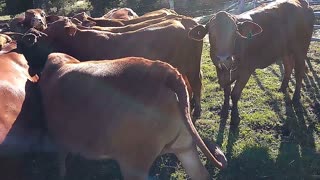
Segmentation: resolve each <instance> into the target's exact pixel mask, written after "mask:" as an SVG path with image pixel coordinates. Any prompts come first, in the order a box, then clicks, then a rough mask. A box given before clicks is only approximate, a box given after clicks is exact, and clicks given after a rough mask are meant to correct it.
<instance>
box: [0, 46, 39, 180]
mask: <svg viewBox="0 0 320 180" xmlns="http://www.w3.org/2000/svg"><path fill="white" fill-rule="evenodd" d="M15 48H16V44H15V42H12V43H10V44H8V45H7V46H5V47H3V49H2V51H0V167H1V180H21V179H26V176H25V175H26V173H27V172H26V171H27V169H28V168H27V167H26V165H27V164H26V161H25V160H26V159H25V157H26V156H27V155H28V154H29V153H30V152H31V151H33V148H35V147H34V146H35V145H37V144H38V143H39V139H38V138H39V137H40V133H41V128H40V127H41V126H40V125H41V123H40V120H41V111H40V109H41V108H40V99H39V96H38V95H39V92H38V91H37V88H36V86H35V84H34V82H36V81H37V80H38V78H37V76H35V77H31V76H30V75H29V73H28V70H29V66H28V63H27V60H26V59H25V58H24V56H23V55H22V54H19V53H17V52H14V51H12V50H13V49H15ZM30 165H31V163H30V164H29V166H30ZM29 170H31V169H29Z"/></svg>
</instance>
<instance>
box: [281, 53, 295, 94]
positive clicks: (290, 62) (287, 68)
mask: <svg viewBox="0 0 320 180" xmlns="http://www.w3.org/2000/svg"><path fill="white" fill-rule="evenodd" d="M294 64H295V62H294V59H293V58H292V56H291V55H287V56H284V57H283V67H284V77H283V80H282V83H281V87H280V89H279V91H280V92H283V93H285V92H286V89H287V87H288V83H289V80H290V76H291V74H292V70H293V68H294Z"/></svg>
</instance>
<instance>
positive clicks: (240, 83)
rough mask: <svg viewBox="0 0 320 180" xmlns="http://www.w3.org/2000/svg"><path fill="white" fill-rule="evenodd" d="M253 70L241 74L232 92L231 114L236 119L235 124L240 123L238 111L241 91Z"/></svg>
mask: <svg viewBox="0 0 320 180" xmlns="http://www.w3.org/2000/svg"><path fill="white" fill-rule="evenodd" d="M251 74H252V72H246V73H243V74H241V75H240V76H239V78H238V80H237V81H236V84H235V86H234V88H233V89H232V92H231V99H232V111H231V116H232V119H236V121H235V122H232V123H234V124H238V123H239V112H238V101H239V99H240V97H241V93H242V90H243V88H244V87H245V86H246V84H247V82H248V80H249V78H250V76H251Z"/></svg>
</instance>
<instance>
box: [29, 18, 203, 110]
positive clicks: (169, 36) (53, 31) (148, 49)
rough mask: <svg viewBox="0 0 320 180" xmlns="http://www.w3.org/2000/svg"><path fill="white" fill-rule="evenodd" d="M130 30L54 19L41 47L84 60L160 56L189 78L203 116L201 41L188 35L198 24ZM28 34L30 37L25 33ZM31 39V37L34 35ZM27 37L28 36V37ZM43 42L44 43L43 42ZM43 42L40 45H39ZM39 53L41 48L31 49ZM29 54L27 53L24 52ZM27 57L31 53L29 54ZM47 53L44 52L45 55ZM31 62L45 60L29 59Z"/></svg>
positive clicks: (174, 23) (171, 23) (182, 22)
mask: <svg viewBox="0 0 320 180" xmlns="http://www.w3.org/2000/svg"><path fill="white" fill-rule="evenodd" d="M160 24H161V26H160V25H159V24H155V25H152V26H148V27H147V28H143V29H139V30H137V31H133V32H128V33H110V32H105V31H95V30H79V29H76V28H75V25H73V24H72V23H71V22H70V21H67V20H66V21H60V22H55V23H53V24H51V25H50V26H49V28H47V29H46V30H45V31H44V33H47V35H48V37H43V38H38V40H37V43H36V44H39V46H38V47H40V48H44V49H46V48H45V47H46V46H48V45H49V46H51V48H52V46H53V47H54V49H55V51H56V52H64V53H67V54H70V55H72V56H74V57H76V58H78V59H79V60H81V61H85V60H90V59H106V58H107V59H115V58H121V57H127V56H137V57H145V58H148V59H161V60H164V61H166V62H168V63H169V64H171V65H173V66H174V67H177V68H178V69H179V71H180V72H181V73H183V74H185V75H186V76H187V77H188V80H189V82H190V85H191V88H192V90H193V95H194V97H193V98H194V99H195V112H194V115H195V116H199V115H200V110H201V107H200V96H201V75H200V60H201V52H202V42H201V41H200V42H198V41H194V40H191V39H189V38H188V35H187V34H188V32H189V30H190V29H191V28H192V27H194V26H196V25H197V23H196V22H194V21H193V20H192V19H191V18H187V17H183V18H181V19H180V20H176V19H171V20H167V21H165V22H163V23H160ZM26 37H29V36H26ZM31 38H32V36H31ZM25 39H28V38H25ZM42 43H45V44H44V45H42ZM40 44H41V45H40ZM32 51H33V52H39V51H40V50H39V49H38V50H32ZM25 55H26V54H25ZM27 56H28V55H27ZM44 56H45V55H44ZM27 59H28V60H29V62H30V63H31V64H33V63H36V62H39V61H41V62H40V63H44V62H45V59H43V58H42V59H41V58H40V59H41V60H39V58H27Z"/></svg>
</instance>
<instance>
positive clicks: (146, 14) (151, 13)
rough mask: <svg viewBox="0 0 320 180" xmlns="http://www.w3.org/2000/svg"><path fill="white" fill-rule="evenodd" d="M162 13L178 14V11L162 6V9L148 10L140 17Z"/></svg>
mask: <svg viewBox="0 0 320 180" xmlns="http://www.w3.org/2000/svg"><path fill="white" fill-rule="evenodd" d="M161 14H165V15H170V14H175V15H178V13H177V12H175V11H174V10H172V9H167V8H162V9H158V10H155V11H151V12H147V13H145V14H143V15H142V16H140V17H150V16H156V15H161Z"/></svg>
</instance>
